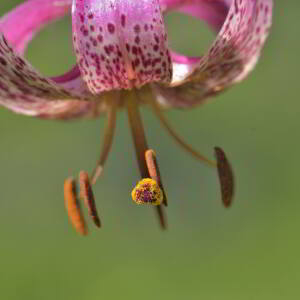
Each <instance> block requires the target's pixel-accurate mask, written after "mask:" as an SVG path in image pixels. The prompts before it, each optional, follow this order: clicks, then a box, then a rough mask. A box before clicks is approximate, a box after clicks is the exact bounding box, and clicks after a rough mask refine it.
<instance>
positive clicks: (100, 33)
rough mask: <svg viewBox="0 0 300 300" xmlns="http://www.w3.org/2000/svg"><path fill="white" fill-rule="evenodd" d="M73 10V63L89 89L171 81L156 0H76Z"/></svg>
mask: <svg viewBox="0 0 300 300" xmlns="http://www.w3.org/2000/svg"><path fill="white" fill-rule="evenodd" d="M72 15H73V18H72V19H73V39H74V47H75V51H76V55H77V63H78V65H79V67H80V70H81V73H82V74H83V75H84V76H83V78H84V80H85V81H86V83H87V85H88V87H89V88H90V90H91V91H92V92H93V93H99V92H102V91H107V90H111V89H129V88H132V87H140V86H142V85H144V84H146V83H148V82H153V81H161V82H169V81H170V79H171V75H172V70H171V64H170V63H171V59H170V55H169V51H168V48H167V37H166V32H165V27H164V24H163V19H162V14H161V11H160V6H159V3H158V0H138V1H132V0H123V1H116V0H106V1H99V0H84V1H82V0H74V2H73V12H72Z"/></svg>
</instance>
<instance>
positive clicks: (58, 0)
mask: <svg viewBox="0 0 300 300" xmlns="http://www.w3.org/2000/svg"><path fill="white" fill-rule="evenodd" d="M2 1H3V0H2ZM71 4H72V0H28V1H26V2H24V3H22V4H20V5H19V6H17V7H16V8H15V9H14V10H12V11H11V12H9V13H7V14H6V15H4V16H3V17H2V18H1V19H0V32H2V33H3V34H4V35H5V37H6V38H7V40H8V41H9V43H10V44H11V45H12V46H13V48H14V49H15V50H16V51H17V52H18V53H20V54H22V53H23V52H24V50H25V48H26V46H27V44H28V42H29V41H30V40H31V39H32V38H33V36H34V34H35V33H36V32H37V31H39V30H40V29H41V28H42V27H43V26H44V25H46V24H47V23H50V22H51V21H54V20H56V19H58V18H61V17H62V16H64V15H65V14H66V13H68V12H71V10H70V7H71Z"/></svg>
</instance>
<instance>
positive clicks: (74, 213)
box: [64, 178, 88, 235]
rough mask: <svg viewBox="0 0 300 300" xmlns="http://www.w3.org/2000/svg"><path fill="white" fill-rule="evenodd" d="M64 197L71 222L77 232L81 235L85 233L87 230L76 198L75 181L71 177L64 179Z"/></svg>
mask: <svg viewBox="0 0 300 300" xmlns="http://www.w3.org/2000/svg"><path fill="white" fill-rule="evenodd" d="M64 198H65V207H66V210H67V213H68V216H69V220H70V222H71V224H72V225H73V227H74V228H75V229H76V231H77V232H78V233H80V234H82V235H87V234H88V231H87V228H86V225H85V221H84V217H83V215H82V212H81V209H80V204H79V201H78V198H77V192H76V182H75V181H74V180H73V179H72V178H68V179H66V180H65V183H64Z"/></svg>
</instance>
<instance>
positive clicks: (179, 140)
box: [149, 99, 216, 167]
mask: <svg viewBox="0 0 300 300" xmlns="http://www.w3.org/2000/svg"><path fill="white" fill-rule="evenodd" d="M149 102H150V104H151V105H152V107H153V110H154V112H155V114H156V116H157V117H158V119H159V120H160V122H161V124H162V125H163V126H164V127H165V129H166V130H167V131H168V132H169V134H170V135H171V137H173V138H174V140H175V141H176V142H177V143H178V144H179V146H181V147H182V148H183V149H184V150H186V151H187V152H188V153H190V154H191V155H193V156H194V157H195V158H197V159H198V160H200V161H202V162H203V163H205V164H207V165H209V166H210V167H216V163H215V162H214V161H212V160H210V159H208V158H206V157H205V156H204V155H202V154H200V153H199V152H198V151H197V150H195V149H194V148H192V147H191V146H190V145H189V144H187V143H186V142H185V141H184V140H183V139H182V138H181V137H180V136H179V135H178V134H177V133H176V132H175V130H174V129H173V128H172V126H171V125H170V123H169V122H168V121H167V119H166V118H165V116H164V115H163V113H162V110H161V108H160V106H159V104H158V103H157V102H156V101H154V100H152V99H151V101H149Z"/></svg>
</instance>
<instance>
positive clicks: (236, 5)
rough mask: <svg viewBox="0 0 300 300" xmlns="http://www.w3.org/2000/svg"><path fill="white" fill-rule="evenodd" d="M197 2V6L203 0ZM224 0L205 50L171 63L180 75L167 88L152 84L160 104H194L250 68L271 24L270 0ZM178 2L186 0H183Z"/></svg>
mask: <svg viewBox="0 0 300 300" xmlns="http://www.w3.org/2000/svg"><path fill="white" fill-rule="evenodd" d="M161 1H162V0H161ZM164 1H165V0H164ZM174 1H175V0H174ZM170 2H171V3H172V2H173V1H171V0H170ZM194 2H195V3H196V1H194ZM198 2H199V7H198V9H199V10H200V9H201V7H202V6H201V5H202V2H203V1H198ZM206 2H207V3H209V2H210V1H206ZM211 2H212V3H213V2H214V1H211ZM224 2H226V3H229V2H230V10H229V12H228V14H227V17H226V19H225V20H224V24H223V26H222V28H221V30H220V32H219V34H218V36H217V38H216V40H215V42H214V43H213V45H212V47H211V48H210V49H209V51H208V53H206V55H205V56H203V57H201V58H199V60H198V61H195V63H194V62H193V61H191V60H190V59H189V58H186V61H187V63H182V64H178V63H175V64H173V69H174V74H175V75H176V74H177V73H178V72H181V73H180V74H181V76H173V80H172V82H171V85H170V88H165V87H162V86H159V85H155V86H154V88H155V90H156V92H157V94H158V99H159V101H160V102H161V103H162V104H164V105H167V106H172V107H192V106H195V105H197V104H199V103H202V102H203V100H204V99H206V98H207V97H209V96H213V95H215V94H217V93H219V92H220V91H222V90H224V89H225V88H228V87H230V86H231V85H233V84H235V83H237V82H239V81H241V80H243V79H244V78H245V77H246V76H247V75H248V74H249V72H250V71H251V70H252V69H253V68H254V66H255V64H256V63H257V60H258V58H259V56H260V53H261V50H262V48H263V46H264V43H265V40H266V38H267V36H268V33H269V29H270V27H271V23H272V5H273V2H272V0H251V1H250V0H232V1H224ZM182 3H183V4H186V3H187V0H186V1H184V0H183V1H182ZM226 3H225V4H226Z"/></svg>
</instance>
